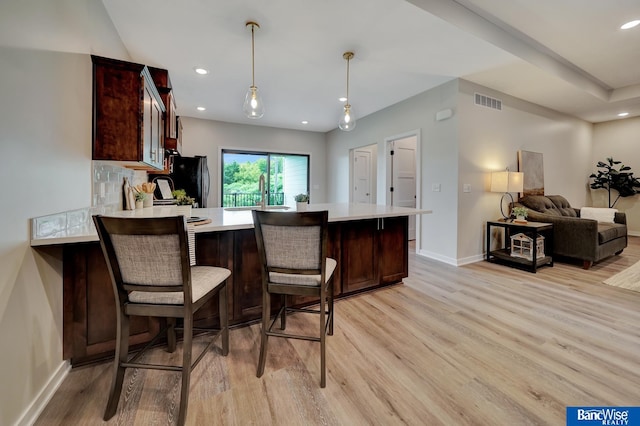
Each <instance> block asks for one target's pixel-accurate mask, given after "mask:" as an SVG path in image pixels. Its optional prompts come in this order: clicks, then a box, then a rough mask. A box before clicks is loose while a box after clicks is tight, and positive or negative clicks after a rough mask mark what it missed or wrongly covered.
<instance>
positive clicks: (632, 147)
mask: <svg viewBox="0 0 640 426" xmlns="http://www.w3.org/2000/svg"><path fill="white" fill-rule="evenodd" d="M639 147H640V117H635V118H627V119H623V120H615V121H608V122H606V123H598V124H595V125H594V131H593V157H592V159H591V162H590V164H589V174H591V173H595V172H596V170H597V169H596V164H597V163H598V161H606V159H607V157H613V159H614V160H619V161H622V162H623V163H624V164H625V165H627V166H629V167H631V171H632V172H633V175H634V176H635V177H637V178H639V179H640V149H639ZM613 194H616V195H615V196H617V193H616V191H611V197H612V201H613V200H614V199H615V198H614V195H613ZM589 195H590V198H591V200H592V203H593V204H592V205H593V206H598V207H606V206H607V202H608V200H607V198H608V193H607V191H606V190H604V189H598V190H590V194H589ZM615 207H616V208H617V209H618V210H620V211H623V212H625V213H626V214H627V224H628V228H629V233H630V234H632V235H640V195H634V196H632V197H625V198H620V200H619V201H618V203H617V204H616V206H615Z"/></svg>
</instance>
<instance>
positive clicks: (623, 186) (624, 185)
mask: <svg viewBox="0 0 640 426" xmlns="http://www.w3.org/2000/svg"><path fill="white" fill-rule="evenodd" d="M618 164H620V169H619V170H617V169H616V166H617V165H618ZM596 167H597V168H598V169H599V170H598V171H597V172H596V173H591V175H590V176H589V177H590V178H592V179H593V182H592V183H591V185H590V186H591V189H600V188H602V189H606V190H607V191H608V192H609V208H613V206H615V205H616V203H617V202H618V200H619V199H620V197H630V196H632V195H635V194H637V193H638V192H640V190H639V189H638V188H640V181H638V179H637V178H635V177H634V176H633V172H632V171H631V167H629V166H625V165H624V164H622V162H621V161H615V160H614V159H613V158H612V157H609V158H607V162H606V163H605V162H602V161H598V164H597V165H596ZM612 189H615V190H616V191H618V196H617V197H616V199H615V200H614V201H613V203H612V202H611V190H612Z"/></svg>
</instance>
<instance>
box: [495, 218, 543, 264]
mask: <svg viewBox="0 0 640 426" xmlns="http://www.w3.org/2000/svg"><path fill="white" fill-rule="evenodd" d="M494 227H498V228H503V229H504V233H503V239H502V245H501V248H499V249H497V250H491V241H492V236H491V228H494ZM517 233H523V234H524V235H526V236H528V237H530V238H531V239H532V241H533V243H532V259H531V260H529V259H527V258H524V257H516V256H512V255H511V245H510V242H511V236H512V235H515V234H517ZM542 234H544V237H545V238H544V256H543V257H538V256H537V255H538V250H537V248H536V245H537V244H536V243H537V241H538V236H540V235H542ZM552 248H553V224H552V223H542V222H527V223H517V222H512V221H509V220H504V219H501V220H497V221H489V222H487V254H486V256H487V258H486V260H487V261H488V262H496V263H503V264H506V265H508V266H511V267H514V268H519V269H524V270H526V271H529V272H533V273H535V272H536V270H537V269H538V268H539V267H540V266H543V265H549V266H553V257H552V256H551V252H552Z"/></svg>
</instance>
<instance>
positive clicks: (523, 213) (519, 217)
mask: <svg viewBox="0 0 640 426" xmlns="http://www.w3.org/2000/svg"><path fill="white" fill-rule="evenodd" d="M511 213H512V214H513V215H514V216H515V217H516V222H524V223H526V222H527V216H529V213H528V212H527V208H526V207H522V206H516V207H514V208H513V209H512V210H511Z"/></svg>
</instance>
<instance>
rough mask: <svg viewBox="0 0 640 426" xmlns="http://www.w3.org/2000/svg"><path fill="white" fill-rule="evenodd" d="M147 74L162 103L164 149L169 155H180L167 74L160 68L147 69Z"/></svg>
mask: <svg viewBox="0 0 640 426" xmlns="http://www.w3.org/2000/svg"><path fill="white" fill-rule="evenodd" d="M149 73H150V74H151V78H153V82H154V83H155V85H156V88H157V89H158V93H160V98H161V99H162V102H163V103H164V107H165V110H166V111H165V117H164V134H165V139H164V148H165V150H167V152H170V153H171V154H181V151H182V144H178V119H177V116H176V100H175V97H174V96H173V87H172V86H171V79H170V78H169V72H168V71H167V70H165V69H162V68H155V67H149Z"/></svg>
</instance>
